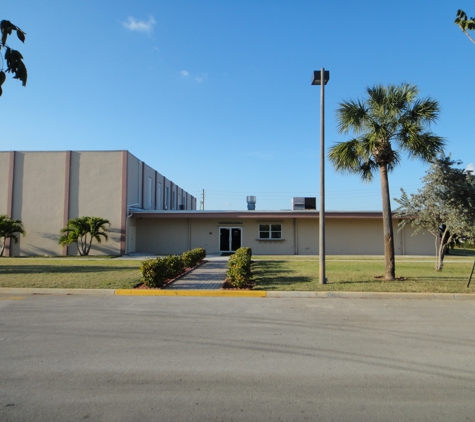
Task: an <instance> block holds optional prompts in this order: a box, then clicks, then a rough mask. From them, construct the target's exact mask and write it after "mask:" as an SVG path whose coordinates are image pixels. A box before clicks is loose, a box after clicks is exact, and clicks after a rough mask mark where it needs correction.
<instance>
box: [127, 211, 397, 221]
mask: <svg viewBox="0 0 475 422" xmlns="http://www.w3.org/2000/svg"><path fill="white" fill-rule="evenodd" d="M319 216H320V213H319V211H303V210H301V211H151V210H144V211H131V212H130V213H129V218H136V219H141V218H142V219H143V218H147V219H152V218H161V219H180V218H191V219H211V218H218V219H229V218H233V219H236V218H238V219H259V220H261V219H282V218H317V219H318V217H319ZM382 217H383V214H382V212H379V211H327V212H325V219H327V218H328V219H343V218H351V219H355V218H365V219H368V218H370V219H373V218H374V219H381V218H382ZM393 218H394V215H393Z"/></svg>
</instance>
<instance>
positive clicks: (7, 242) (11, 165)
mask: <svg viewBox="0 0 475 422" xmlns="http://www.w3.org/2000/svg"><path fill="white" fill-rule="evenodd" d="M14 175H15V151H11V152H10V154H9V159H8V190H7V195H8V196H7V215H8V217H10V218H13V182H14ZM4 242H5V256H11V248H10V243H11V239H10V238H8V239H5V240H4Z"/></svg>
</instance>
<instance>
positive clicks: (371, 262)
mask: <svg viewBox="0 0 475 422" xmlns="http://www.w3.org/2000/svg"><path fill="white" fill-rule="evenodd" d="M252 259H253V261H254V263H253V266H252V271H253V274H254V280H255V282H256V286H255V287H254V289H255V290H293V291H352V292H419V293H422V292H432V293H475V274H474V276H473V279H472V283H471V284H470V287H469V288H468V289H467V287H466V286H467V282H468V277H469V275H470V271H471V270H472V266H473V262H474V259H475V257H474V256H455V255H451V256H447V257H446V259H445V265H444V269H443V271H440V272H437V271H435V270H434V260H435V258H429V257H396V276H397V277H404V278H405V280H401V281H399V280H398V281H385V280H383V279H381V278H375V277H377V276H383V275H384V258H383V257H379V256H378V257H366V256H364V257H363V256H327V257H326V276H327V278H328V283H327V284H323V285H322V284H319V280H318V267H319V263H318V261H319V258H318V256H307V257H305V256H253V257H252Z"/></svg>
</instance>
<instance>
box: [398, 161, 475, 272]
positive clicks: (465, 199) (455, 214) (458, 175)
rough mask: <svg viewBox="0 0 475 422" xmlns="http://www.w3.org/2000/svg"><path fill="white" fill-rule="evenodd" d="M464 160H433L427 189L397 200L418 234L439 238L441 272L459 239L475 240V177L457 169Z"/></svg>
mask: <svg viewBox="0 0 475 422" xmlns="http://www.w3.org/2000/svg"><path fill="white" fill-rule="evenodd" d="M460 164H461V161H454V160H452V159H451V158H450V157H445V156H441V157H439V158H437V159H435V160H433V162H432V165H431V167H430V169H429V170H428V171H427V172H426V175H425V176H424V177H423V179H422V181H423V182H424V187H423V188H422V189H419V190H418V192H417V193H415V194H411V195H410V196H409V195H408V194H407V193H406V192H405V191H404V190H403V189H401V191H402V195H401V198H399V199H395V201H396V202H398V203H399V205H400V207H399V208H398V209H397V210H396V213H397V216H398V217H401V218H403V220H402V221H401V223H400V224H399V228H400V230H401V229H402V228H404V227H405V226H406V225H407V224H411V226H412V227H413V228H414V229H415V230H414V234H417V233H419V232H421V231H427V232H429V233H431V234H432V235H433V236H434V237H435V254H436V264H435V269H436V271H441V270H442V268H443V265H444V257H445V254H446V252H447V248H448V246H449V245H450V243H451V242H452V241H454V240H455V239H461V240H464V241H470V242H472V243H473V242H474V241H475V176H473V175H471V174H470V173H469V172H466V171H464V170H463V169H460V168H456V167H455V166H456V165H460Z"/></svg>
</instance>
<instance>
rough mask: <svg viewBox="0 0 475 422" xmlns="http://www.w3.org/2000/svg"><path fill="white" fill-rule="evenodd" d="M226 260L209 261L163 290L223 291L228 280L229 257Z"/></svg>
mask: <svg viewBox="0 0 475 422" xmlns="http://www.w3.org/2000/svg"><path fill="white" fill-rule="evenodd" d="M223 258H224V259H220V260H218V259H212V260H209V258H208V259H207V262H205V263H204V264H202V265H200V266H199V267H198V268H195V269H194V270H191V271H190V272H188V273H186V274H184V275H183V276H181V277H180V278H178V280H175V281H174V282H173V283H170V284H169V285H168V286H166V287H165V288H164V289H163V290H217V289H221V287H222V286H223V283H224V281H225V280H226V270H227V269H228V257H223Z"/></svg>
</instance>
